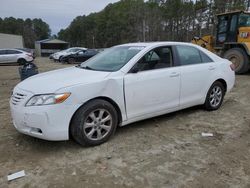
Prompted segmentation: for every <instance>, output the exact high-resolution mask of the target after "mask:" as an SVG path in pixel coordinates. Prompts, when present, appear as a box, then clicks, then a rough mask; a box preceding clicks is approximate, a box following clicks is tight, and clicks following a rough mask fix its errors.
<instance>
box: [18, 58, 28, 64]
mask: <svg viewBox="0 0 250 188" xmlns="http://www.w3.org/2000/svg"><path fill="white" fill-rule="evenodd" d="M17 63H18V64H19V65H24V64H26V63H27V61H26V60H25V59H18V61H17Z"/></svg>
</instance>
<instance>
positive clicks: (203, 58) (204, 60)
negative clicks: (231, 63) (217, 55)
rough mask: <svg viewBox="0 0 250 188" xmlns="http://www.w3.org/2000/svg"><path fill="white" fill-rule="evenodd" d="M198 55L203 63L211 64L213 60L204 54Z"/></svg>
mask: <svg viewBox="0 0 250 188" xmlns="http://www.w3.org/2000/svg"><path fill="white" fill-rule="evenodd" d="M200 54H201V59H202V62H203V63H208V62H213V60H212V59H211V58H210V57H208V56H207V55H206V54H205V53H204V52H202V51H200Z"/></svg>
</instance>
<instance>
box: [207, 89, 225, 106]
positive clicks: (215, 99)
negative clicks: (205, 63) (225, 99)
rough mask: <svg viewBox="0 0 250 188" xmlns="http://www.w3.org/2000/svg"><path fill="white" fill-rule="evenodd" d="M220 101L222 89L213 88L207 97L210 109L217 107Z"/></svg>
mask: <svg viewBox="0 0 250 188" xmlns="http://www.w3.org/2000/svg"><path fill="white" fill-rule="evenodd" d="M221 100H222V89H221V88H220V87H219V86H215V87H214V88H213V89H212V91H211V93H210V97H209V102H210V105H211V106H212V107H214V108H215V107H217V106H218V105H219V104H220V102H221Z"/></svg>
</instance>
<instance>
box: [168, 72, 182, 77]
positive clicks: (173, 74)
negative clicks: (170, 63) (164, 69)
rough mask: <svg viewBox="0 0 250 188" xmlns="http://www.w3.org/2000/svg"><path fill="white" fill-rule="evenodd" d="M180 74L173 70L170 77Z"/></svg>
mask: <svg viewBox="0 0 250 188" xmlns="http://www.w3.org/2000/svg"><path fill="white" fill-rule="evenodd" d="M179 75H180V74H179V73H178V72H172V73H171V74H170V77H171V78H173V77H178V76H179Z"/></svg>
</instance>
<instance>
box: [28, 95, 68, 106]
mask: <svg viewBox="0 0 250 188" xmlns="http://www.w3.org/2000/svg"><path fill="white" fill-rule="evenodd" d="M69 96H70V93H61V94H45V95H35V96H33V97H31V99H30V100H29V101H28V102H27V103H26V106H42V105H49V104H59V103H62V102H64V101H65V100H66V99H67V98H68V97H69Z"/></svg>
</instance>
